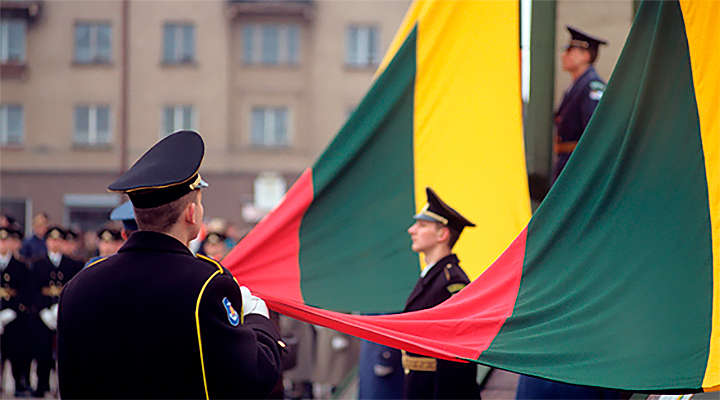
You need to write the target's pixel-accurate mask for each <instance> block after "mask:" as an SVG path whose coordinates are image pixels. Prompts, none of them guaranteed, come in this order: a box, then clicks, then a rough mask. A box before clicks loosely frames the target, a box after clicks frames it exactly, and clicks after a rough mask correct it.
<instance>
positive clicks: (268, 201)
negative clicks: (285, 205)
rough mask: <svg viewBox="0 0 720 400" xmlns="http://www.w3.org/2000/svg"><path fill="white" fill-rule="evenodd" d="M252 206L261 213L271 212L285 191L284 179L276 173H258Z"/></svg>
mask: <svg viewBox="0 0 720 400" xmlns="http://www.w3.org/2000/svg"><path fill="white" fill-rule="evenodd" d="M254 189H255V192H254V193H255V198H254V205H255V207H257V208H259V209H260V210H263V211H268V210H271V209H272V208H273V207H275V205H276V204H277V203H279V202H280V200H282V197H283V196H284V195H285V192H286V191H287V183H286V182H285V179H284V178H283V177H282V176H281V175H280V174H278V173H277V172H269V171H265V172H260V173H259V174H258V176H257V178H255V182H254Z"/></svg>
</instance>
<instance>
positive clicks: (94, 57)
mask: <svg viewBox="0 0 720 400" xmlns="http://www.w3.org/2000/svg"><path fill="white" fill-rule="evenodd" d="M78 28H87V29H88V31H89V38H88V39H89V43H88V50H87V51H88V53H89V58H88V59H81V58H79V57H78V50H79V46H78ZM100 28H107V30H108V44H107V50H106V55H105V54H104V53H103V52H102V51H101V48H100V45H99V38H100V35H99V31H100ZM112 28H113V26H112V23H110V22H106V21H76V22H75V25H74V32H73V40H74V43H73V44H74V53H73V62H74V63H76V64H82V65H86V64H110V63H112V61H113V29H112Z"/></svg>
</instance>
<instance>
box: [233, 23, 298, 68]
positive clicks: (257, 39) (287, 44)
mask: <svg viewBox="0 0 720 400" xmlns="http://www.w3.org/2000/svg"><path fill="white" fill-rule="evenodd" d="M266 29H277V32H278V34H277V42H276V43H274V45H275V48H276V50H275V52H273V53H274V54H272V56H274V58H275V60H271V59H269V58H266V57H265V56H266V54H265V51H264V49H265V46H266V45H271V43H266V42H265V34H264V32H265V30H266ZM292 32H294V36H293V34H292ZM292 41H294V42H295V43H294V46H295V51H294V52H291V45H292ZM241 43H242V47H243V48H242V52H241V54H242V62H243V63H244V64H248V65H297V64H299V63H300V48H301V47H302V46H301V29H300V26H299V25H297V24H270V23H255V24H247V25H244V26H243V28H242V40H241Z"/></svg>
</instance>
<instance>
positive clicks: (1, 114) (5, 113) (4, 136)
mask: <svg viewBox="0 0 720 400" xmlns="http://www.w3.org/2000/svg"><path fill="white" fill-rule="evenodd" d="M10 109H18V110H19V111H20V129H19V130H18V132H19V138H18V141H17V142H9V140H8V139H9V138H10V130H9V129H8V127H9V122H10V115H9V114H10ZM24 144H25V108H24V107H23V105H22V104H14V103H13V104H2V105H0V146H2V147H20V146H23V145H24Z"/></svg>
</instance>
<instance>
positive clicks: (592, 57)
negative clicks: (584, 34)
mask: <svg viewBox="0 0 720 400" xmlns="http://www.w3.org/2000/svg"><path fill="white" fill-rule="evenodd" d="M587 52H588V53H590V65H592V64H595V60H597V57H598V49H597V48H595V47H591V48H589V49H587Z"/></svg>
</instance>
